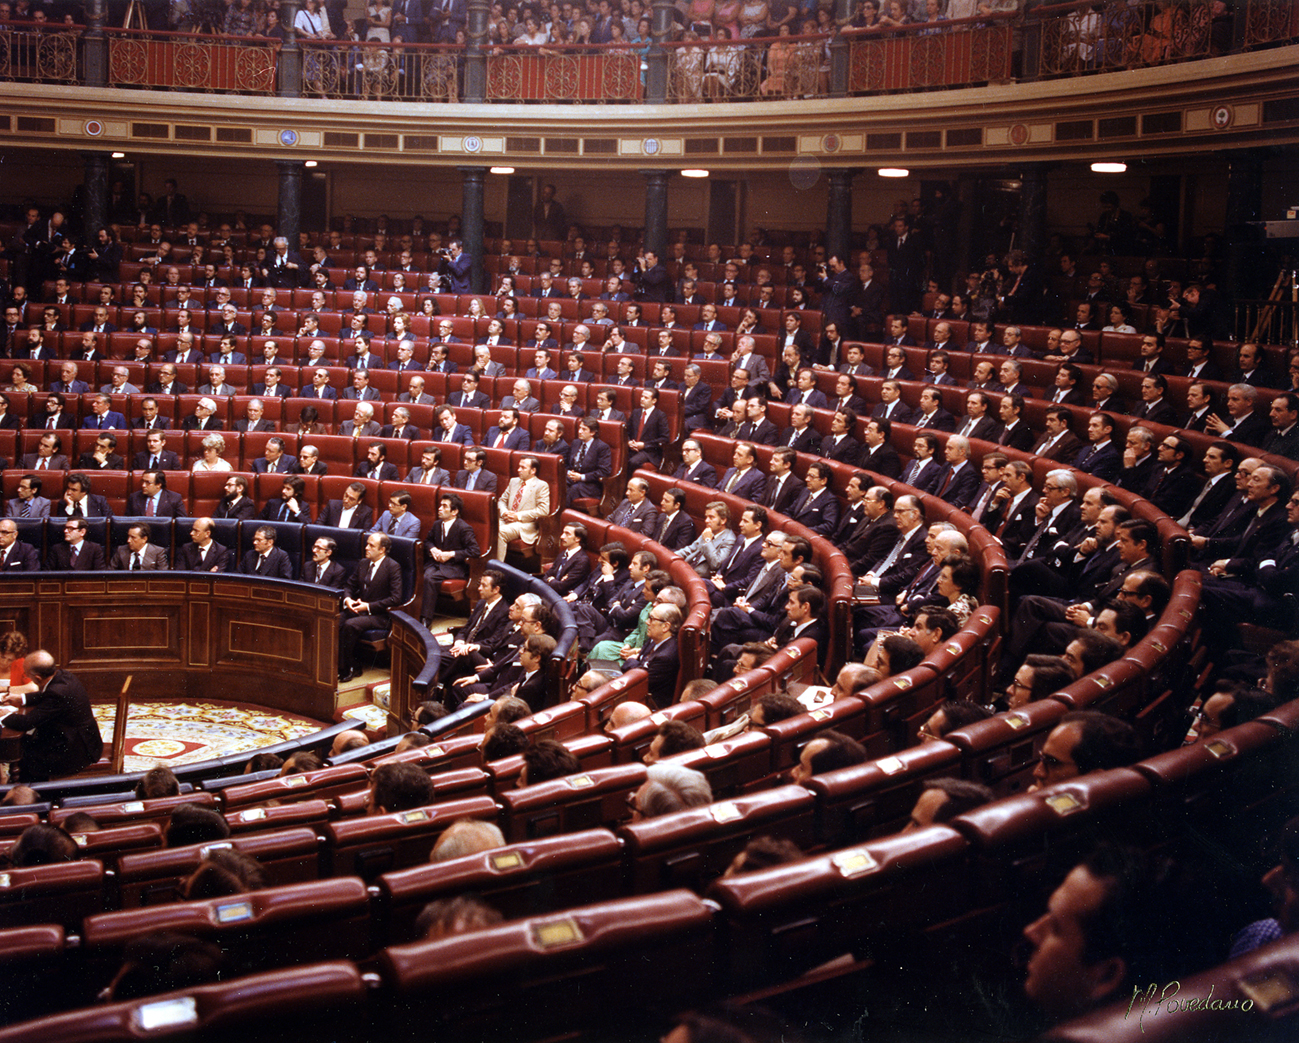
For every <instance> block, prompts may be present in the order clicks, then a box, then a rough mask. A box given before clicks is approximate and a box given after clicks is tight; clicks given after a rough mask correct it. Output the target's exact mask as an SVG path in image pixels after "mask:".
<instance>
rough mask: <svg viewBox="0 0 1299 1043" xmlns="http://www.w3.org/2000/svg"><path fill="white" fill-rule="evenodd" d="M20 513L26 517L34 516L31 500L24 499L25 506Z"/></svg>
mask: <svg viewBox="0 0 1299 1043" xmlns="http://www.w3.org/2000/svg"><path fill="white" fill-rule="evenodd" d="M19 513H20V514H21V516H22V517H24V518H30V517H31V516H32V505H31V501H30V500H24V501H23V507H22V510H21V511H20V512H19Z"/></svg>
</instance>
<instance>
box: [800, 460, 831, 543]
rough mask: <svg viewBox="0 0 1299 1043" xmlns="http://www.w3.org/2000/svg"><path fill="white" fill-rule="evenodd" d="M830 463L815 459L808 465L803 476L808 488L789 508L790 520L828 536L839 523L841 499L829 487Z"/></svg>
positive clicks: (820, 534) (818, 533)
mask: <svg viewBox="0 0 1299 1043" xmlns="http://www.w3.org/2000/svg"><path fill="white" fill-rule="evenodd" d="M831 474H832V472H831V470H830V465H829V464H827V463H824V462H822V461H820V460H814V461H813V462H812V463H810V464H808V465H807V472H806V473H805V474H804V476H803V480H804V483H805V484H806V486H807V488H806V489H805V490H804V491H803V494H802V495H801V496H800V497H799V498H798V501H797V502H796V503H795V504H794V505H793V506H792V507H791V508H790V509H789V520H790V521H794V522H798V524H800V525H802V526H804V527H806V528H808V529H811V530H812V531H813V532H815V533H816V534H817V535H819V536H828V535H830V533H832V532H834V530H835V528H836V526H838V524H839V501H838V500H836V499H835V496H834V493H832V492H831V491H830V489H829V485H830V476H831Z"/></svg>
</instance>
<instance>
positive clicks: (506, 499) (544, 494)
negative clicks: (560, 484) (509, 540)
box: [497, 475, 550, 543]
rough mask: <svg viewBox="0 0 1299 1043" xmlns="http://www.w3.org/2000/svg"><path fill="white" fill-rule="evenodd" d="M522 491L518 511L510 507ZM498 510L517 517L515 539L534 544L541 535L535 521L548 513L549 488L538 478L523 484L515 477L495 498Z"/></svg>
mask: <svg viewBox="0 0 1299 1043" xmlns="http://www.w3.org/2000/svg"><path fill="white" fill-rule="evenodd" d="M520 489H521V490H522V494H523V495H522V496H521V497H520V499H519V506H518V509H517V510H515V509H514V508H513V507H511V504H513V503H514V499H515V495H516V493H518V492H519V491H520ZM497 503H498V505H499V508H500V510H502V511H509V510H514V512H515V513H516V514H517V515H518V516H519V521H518V524H519V526H520V531H519V534H518V536H517V537H516V538H517V539H520V540H522V541H523V542H524V543H536V542H537V540H538V539H539V538H540V536H541V533H540V531H539V530H538V528H537V521H538V520H539V519H541V518H544V517H545V516H546V515H548V514H549V513H550V486H549V485H547V484H546V483H545V482H543V481H542V480H541V479H540V478H531V479H529V480H528V481H527V482H526V483H524V482H523V481H522V480H521V479H520V478H519V477H518V476H517V475H516V476H515V477H513V478H511V479H510V484H509V485H507V486H506V487H505V492H503V493H501V495H500V496H499V497H498V498H497Z"/></svg>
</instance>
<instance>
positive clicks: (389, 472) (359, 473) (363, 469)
mask: <svg viewBox="0 0 1299 1043" xmlns="http://www.w3.org/2000/svg"><path fill="white" fill-rule="evenodd" d="M352 477H354V478H373V477H374V468H373V467H372V466H371V465H370V461H369V460H361V461H360V462H359V463H357V465H356V466H355V467H353V468H352ZM396 480H397V465H396V464H393V463H389V462H388V461H387V460H385V461H384V462H383V463H381V464H380V465H379V481H381V482H395V481H396Z"/></svg>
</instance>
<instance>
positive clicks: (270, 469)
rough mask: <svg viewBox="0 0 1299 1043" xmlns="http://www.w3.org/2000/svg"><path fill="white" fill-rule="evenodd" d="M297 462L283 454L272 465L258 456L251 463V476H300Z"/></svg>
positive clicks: (264, 458)
mask: <svg viewBox="0 0 1299 1043" xmlns="http://www.w3.org/2000/svg"><path fill="white" fill-rule="evenodd" d="M301 473H302V468H301V467H299V466H298V461H297V460H295V459H294V458H293V457H292V456H290V455H289V454H288V453H283V454H281V456H280V457H279V458H278V459H277V460H276V461H275V463H274V464H272V463H271V462H270V461H269V460H268V459H267V458H266V457H264V456H259V457H258V458H257V459H256V460H254V461H253V474H301Z"/></svg>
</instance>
